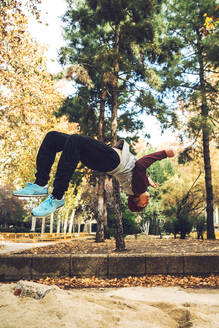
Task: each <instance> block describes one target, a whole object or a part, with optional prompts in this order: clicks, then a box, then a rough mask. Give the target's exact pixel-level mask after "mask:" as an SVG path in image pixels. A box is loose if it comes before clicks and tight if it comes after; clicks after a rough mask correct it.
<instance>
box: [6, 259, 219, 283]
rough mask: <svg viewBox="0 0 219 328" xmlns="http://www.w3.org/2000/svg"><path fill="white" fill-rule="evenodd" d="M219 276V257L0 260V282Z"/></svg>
mask: <svg viewBox="0 0 219 328" xmlns="http://www.w3.org/2000/svg"><path fill="white" fill-rule="evenodd" d="M210 273H214V274H219V255H212V254H207V255H206V254H205V255H197V254H186V255H183V254H181V255H180V254H178V255H166V254H165V255H164V254H162V255H160V254H153V255H152V254H124V253H123V254H111V255H101V254H80V255H75V254H62V255H55V254H54V255H53V254H51V255H50V254H46V255H44V254H42V255H32V254H28V255H26V254H24V255H23V254H16V255H1V256H0V281H18V280H21V279H26V280H31V279H39V278H45V277H47V276H50V277H92V276H95V277H101V278H111V277H118V278H122V277H127V276H144V275H152V274H173V275H174V274H175V275H177V274H182V275H188V274H192V275H205V274H210Z"/></svg>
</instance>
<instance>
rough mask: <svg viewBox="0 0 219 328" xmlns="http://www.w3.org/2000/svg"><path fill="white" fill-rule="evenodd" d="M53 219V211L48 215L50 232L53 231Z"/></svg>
mask: <svg viewBox="0 0 219 328" xmlns="http://www.w3.org/2000/svg"><path fill="white" fill-rule="evenodd" d="M53 221H54V213H52V214H51V215H50V229H49V230H50V233H53Z"/></svg>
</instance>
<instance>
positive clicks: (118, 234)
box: [111, 25, 125, 251]
mask: <svg viewBox="0 0 219 328" xmlns="http://www.w3.org/2000/svg"><path fill="white" fill-rule="evenodd" d="M114 58H115V59H114V77H113V80H112V117H111V140H112V145H113V146H114V145H115V144H116V142H117V115H118V73H119V25H116V26H115V39H114ZM113 197H114V216H115V226H116V231H115V238H116V250H117V251H123V250H124V249H125V240H124V235H123V226H122V211H121V198H120V187H119V183H118V181H117V180H116V179H115V178H113Z"/></svg>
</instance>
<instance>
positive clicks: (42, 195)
mask: <svg viewBox="0 0 219 328" xmlns="http://www.w3.org/2000/svg"><path fill="white" fill-rule="evenodd" d="M48 195H49V194H41V195H15V194H13V196H16V197H44V196H48Z"/></svg>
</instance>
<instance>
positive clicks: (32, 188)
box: [13, 182, 48, 197]
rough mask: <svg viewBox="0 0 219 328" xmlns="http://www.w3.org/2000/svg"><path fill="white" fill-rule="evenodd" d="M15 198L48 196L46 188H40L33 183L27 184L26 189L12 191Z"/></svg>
mask: <svg viewBox="0 0 219 328" xmlns="http://www.w3.org/2000/svg"><path fill="white" fill-rule="evenodd" d="M13 195H14V196H17V197H42V196H47V195H48V187H41V186H38V185H37V184H35V183H31V182H28V183H27V185H26V187H24V188H22V189H20V190H15V191H13Z"/></svg>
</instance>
